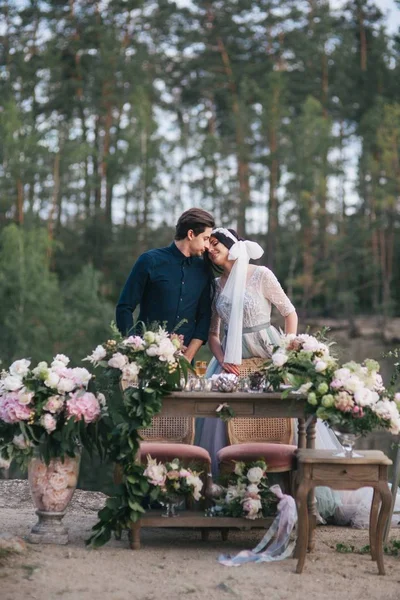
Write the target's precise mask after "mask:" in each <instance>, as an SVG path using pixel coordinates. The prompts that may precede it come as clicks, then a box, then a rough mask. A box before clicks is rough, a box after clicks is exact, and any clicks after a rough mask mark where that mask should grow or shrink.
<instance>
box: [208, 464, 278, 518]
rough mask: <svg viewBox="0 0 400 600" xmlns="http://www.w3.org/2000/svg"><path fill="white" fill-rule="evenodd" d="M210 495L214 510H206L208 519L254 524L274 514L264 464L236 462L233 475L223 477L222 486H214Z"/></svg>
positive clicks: (274, 501)
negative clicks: (238, 518)
mask: <svg viewBox="0 0 400 600" xmlns="http://www.w3.org/2000/svg"><path fill="white" fill-rule="evenodd" d="M211 494H212V496H213V500H214V503H215V506H213V507H212V508H211V509H209V510H208V515H209V516H224V517H245V518H246V519H252V520H253V519H261V518H263V517H267V516H271V515H274V514H275V512H276V506H277V498H276V496H275V495H274V494H273V493H272V492H271V491H270V487H269V483H268V479H267V465H266V463H265V462H264V461H263V460H257V461H254V462H249V463H244V462H235V468H234V471H233V472H232V473H230V474H229V475H227V476H226V482H225V483H224V485H218V484H213V485H212V488H211Z"/></svg>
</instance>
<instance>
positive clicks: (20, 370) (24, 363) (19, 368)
mask: <svg viewBox="0 0 400 600" xmlns="http://www.w3.org/2000/svg"><path fill="white" fill-rule="evenodd" d="M30 364H31V361H30V360H26V359H25V358H22V359H21V360H16V361H14V362H13V364H12V365H11V367H10V369H9V371H10V374H11V375H17V376H18V377H25V375H27V374H28V372H29V365H30Z"/></svg>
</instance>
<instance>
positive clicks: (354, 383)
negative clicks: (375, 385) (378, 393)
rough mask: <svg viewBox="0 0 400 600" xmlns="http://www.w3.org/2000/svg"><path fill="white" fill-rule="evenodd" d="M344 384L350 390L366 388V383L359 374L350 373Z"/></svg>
mask: <svg viewBox="0 0 400 600" xmlns="http://www.w3.org/2000/svg"><path fill="white" fill-rule="evenodd" d="M344 386H345V388H346V390H347V391H348V392H353V394H354V393H356V392H357V391H358V390H362V389H363V388H364V384H363V382H362V381H361V379H360V378H359V377H357V375H354V374H352V375H350V377H348V378H347V379H346V381H345V383H344Z"/></svg>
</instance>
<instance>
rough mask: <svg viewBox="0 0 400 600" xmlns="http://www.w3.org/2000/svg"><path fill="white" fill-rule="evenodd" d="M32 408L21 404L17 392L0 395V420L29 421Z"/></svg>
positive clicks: (12, 421)
mask: <svg viewBox="0 0 400 600" xmlns="http://www.w3.org/2000/svg"><path fill="white" fill-rule="evenodd" d="M31 414H32V410H31V409H30V408H29V407H28V406H26V405H25V404H20V403H19V401H18V395H17V394H7V395H5V396H0V420H2V421H4V422H5V423H18V422H19V421H28V420H29V419H30V417H31Z"/></svg>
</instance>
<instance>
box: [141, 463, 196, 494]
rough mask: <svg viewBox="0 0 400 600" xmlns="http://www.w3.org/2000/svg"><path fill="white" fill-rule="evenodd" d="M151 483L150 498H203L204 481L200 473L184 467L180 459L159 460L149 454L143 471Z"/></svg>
mask: <svg viewBox="0 0 400 600" xmlns="http://www.w3.org/2000/svg"><path fill="white" fill-rule="evenodd" d="M143 475H144V477H146V478H147V481H148V483H149V496H150V500H160V501H163V500H164V501H168V500H169V499H171V498H174V497H182V498H188V497H190V496H192V497H193V498H194V500H196V501H198V500H200V499H201V490H202V489H203V482H202V480H201V478H200V473H198V472H197V471H195V470H193V469H190V468H186V467H183V466H182V464H181V462H180V461H179V459H177V458H175V459H174V460H173V461H171V462H166V463H162V462H157V460H156V459H153V458H151V456H147V465H146V468H145V469H144V472H143Z"/></svg>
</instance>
